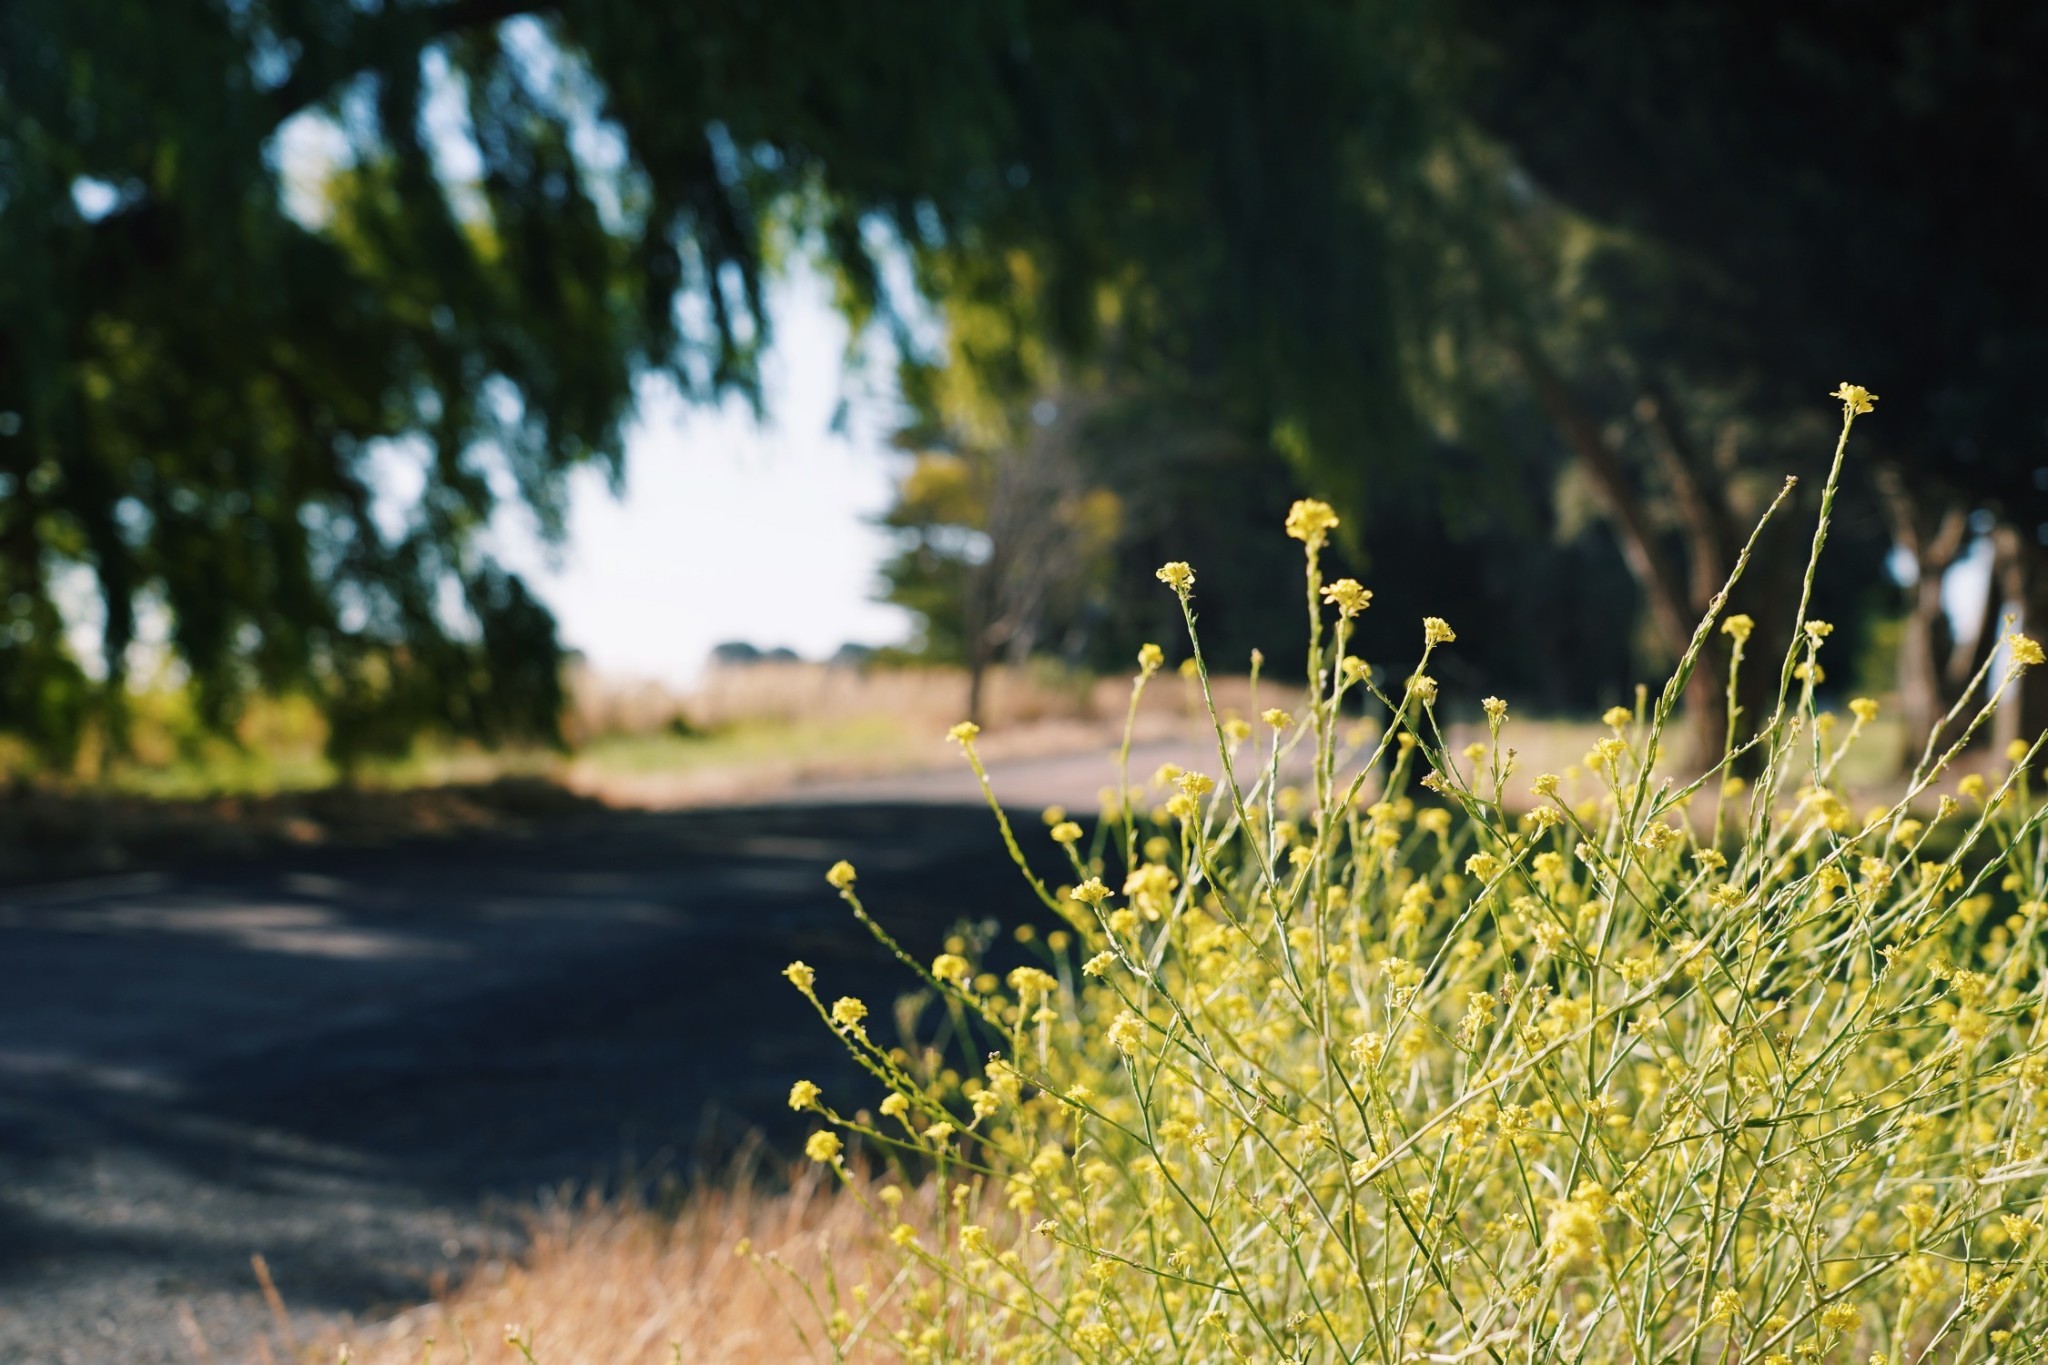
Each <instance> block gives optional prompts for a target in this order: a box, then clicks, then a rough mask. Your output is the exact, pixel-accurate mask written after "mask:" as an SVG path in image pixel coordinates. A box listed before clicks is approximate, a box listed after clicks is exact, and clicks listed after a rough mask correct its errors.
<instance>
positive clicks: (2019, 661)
mask: <svg viewBox="0 0 2048 1365" xmlns="http://www.w3.org/2000/svg"><path fill="white" fill-rule="evenodd" d="M2005 648H2006V650H2007V653H2008V654H2009V656H2010V657H2011V659H2012V666H2013V667H2014V668H2032V667H2033V666H2034V665H2036V664H2039V663H2043V662H2048V654H2043V653H2042V652H2041V646H2040V644H2039V643H2037V642H2036V641H2034V640H2033V639H2031V638H2030V637H2028V636H2025V635H2008V636H2006V637H2005Z"/></svg>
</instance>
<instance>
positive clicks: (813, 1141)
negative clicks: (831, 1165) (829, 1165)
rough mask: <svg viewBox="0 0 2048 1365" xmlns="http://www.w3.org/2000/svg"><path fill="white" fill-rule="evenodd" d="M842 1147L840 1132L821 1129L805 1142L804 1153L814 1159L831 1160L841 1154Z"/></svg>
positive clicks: (820, 1160)
mask: <svg viewBox="0 0 2048 1365" xmlns="http://www.w3.org/2000/svg"><path fill="white" fill-rule="evenodd" d="M840 1148H841V1143H840V1141H839V1134H837V1133H831V1132H824V1131H819V1132H816V1133H813V1134H811V1136H810V1139H809V1140H808V1141H807V1142H805V1143H804V1155H805V1156H807V1157H809V1158H810V1159H811V1160H813V1161H819V1162H824V1161H831V1160H833V1159H835V1158H836V1157H837V1156H838V1155H839V1152H840Z"/></svg>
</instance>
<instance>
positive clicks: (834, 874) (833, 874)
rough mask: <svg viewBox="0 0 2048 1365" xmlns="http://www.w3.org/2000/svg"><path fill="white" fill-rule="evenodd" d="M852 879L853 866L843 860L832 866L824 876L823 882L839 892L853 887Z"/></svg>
mask: <svg viewBox="0 0 2048 1365" xmlns="http://www.w3.org/2000/svg"><path fill="white" fill-rule="evenodd" d="M853 877H854V872H853V864H852V863H849V862H848V861H846V859H844V858H841V859H840V860H839V861H838V862H836V863H834V864H832V870H831V871H829V872H827V873H826V874H825V880H826V881H828V882H830V883H832V885H833V886H835V887H837V888H838V889H839V890H841V891H844V890H846V888H848V887H849V886H852V885H853Z"/></svg>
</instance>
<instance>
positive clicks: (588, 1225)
mask: <svg viewBox="0 0 2048 1365" xmlns="http://www.w3.org/2000/svg"><path fill="white" fill-rule="evenodd" d="M742 1239H748V1240H749V1241H751V1243H752V1249H753V1251H754V1252H756V1253H758V1254H759V1257H760V1259H761V1260H763V1261H766V1262H771V1263H773V1264H770V1265H757V1264H756V1263H755V1260H754V1258H752V1257H742V1256H738V1255H735V1254H734V1248H735V1247H736V1246H737V1245H739V1244H740V1242H741V1240H742ZM878 1251H886V1247H883V1246H882V1245H881V1238H880V1237H879V1235H878V1233H877V1229H876V1225H875V1223H874V1221H873V1219H872V1218H871V1217H870V1216H869V1215H868V1214H867V1213H866V1212H865V1211H864V1210H863V1209H862V1208H861V1207H860V1206H859V1204H858V1203H856V1202H855V1201H854V1200H853V1199H852V1198H849V1197H848V1196H847V1195H846V1194H844V1193H842V1192H839V1191H838V1190H836V1189H834V1188H832V1187H831V1186H829V1185H827V1184H824V1183H822V1182H820V1181H819V1180H817V1179H816V1178H815V1176H813V1175H809V1174H807V1175H805V1176H804V1177H803V1178H802V1179H800V1180H799V1181H798V1183H797V1184H796V1185H795V1187H794V1188H792V1189H791V1190H789V1191H787V1192H781V1193H770V1192H767V1191H763V1190H761V1189H758V1188H756V1187H755V1186H754V1185H753V1184H751V1183H750V1182H748V1181H745V1180H741V1181H738V1182H735V1183H733V1184H730V1185H727V1186H725V1187H722V1188H710V1189H705V1190H702V1191H700V1192H698V1193H697V1194H695V1195H693V1196H692V1197H691V1198H690V1199H689V1200H688V1201H687V1202H686V1203H685V1204H684V1205H683V1207H682V1209H681V1211H680V1212H679V1213H678V1214H677V1215H676V1217H675V1218H674V1219H673V1220H671V1219H667V1218H661V1217H657V1216H655V1215H654V1214H651V1213H649V1212H647V1211H645V1210H643V1209H638V1208H634V1207H630V1206H623V1205H617V1204H610V1205H599V1204H591V1205H586V1206H584V1207H582V1208H580V1209H577V1210H574V1211H563V1212H560V1213H557V1214H553V1215H549V1216H546V1217H543V1218H540V1219H537V1220H536V1222H535V1224H534V1228H533V1238H532V1242H531V1245H530V1246H529V1248H528V1250H527V1252H526V1254H525V1255H524V1256H523V1257H522V1258H521V1259H520V1261H519V1262H518V1263H517V1264H513V1265H506V1264H493V1265H489V1266H486V1267H484V1268H483V1269H482V1270H480V1271H479V1272H478V1273H477V1274H476V1275H475V1276H474V1277H472V1278H471V1279H470V1280H469V1281H468V1282H467V1283H465V1284H462V1285H461V1286H459V1287H457V1288H455V1289H453V1290H451V1291H450V1292H449V1293H447V1294H445V1295H443V1296H441V1297H440V1298H439V1299H438V1300H437V1301H436V1302H434V1303H431V1304H428V1305H426V1306H424V1307H421V1308H415V1309H412V1310H409V1311H408V1312H406V1313H403V1314H401V1315H400V1316H398V1317H396V1318H394V1319H392V1320H390V1321H389V1322H386V1323H382V1324H379V1325H376V1326H374V1327H369V1328H365V1329H363V1330H361V1331H358V1332H354V1333H350V1334H347V1336H346V1337H345V1338H342V1339H345V1340H346V1341H347V1344H348V1346H349V1348H350V1350H351V1351H352V1352H353V1354H352V1356H351V1357H350V1358H351V1359H352V1360H353V1361H354V1362H356V1365H421V1362H422V1361H423V1360H426V1359H427V1358H428V1351H429V1346H428V1343H429V1341H430V1340H431V1341H432V1343H433V1345H432V1348H431V1349H432V1359H433V1360H435V1361H440V1362H442V1363H443V1365H453V1362H457V1361H463V1360H466V1359H469V1358H470V1357H469V1356H467V1355H465V1350H467V1351H470V1352H473V1353H474V1355H473V1358H474V1359H475V1361H476V1362H478V1365H501V1362H503V1363H504V1365H511V1363H512V1362H522V1365H523V1360H524V1357H523V1356H522V1355H521V1354H520V1353H519V1351H518V1350H517V1349H516V1348H515V1347H513V1346H510V1345H507V1344H506V1340H505V1336H506V1329H507V1326H508V1324H517V1325H518V1326H519V1327H521V1328H522V1329H523V1331H524V1333H525V1335H526V1337H527V1340H528V1341H529V1343H530V1345H531V1349H532V1351H533V1357H534V1359H535V1360H537V1361H539V1362H540V1365H640V1363H641V1362H648V1365H654V1363H656V1362H661V1363H662V1365H667V1363H668V1362H673V1361H674V1360H675V1359H676V1348H677V1346H678V1345H680V1347H681V1358H682V1359H683V1360H685V1361H688V1362H691V1365H699V1363H700V1362H701V1363H702V1365H787V1363H788V1362H792V1361H803V1360H809V1359H811V1358H812V1352H811V1350H810V1348H809V1347H808V1346H807V1345H806V1343H805V1340H804V1337H803V1336H802V1335H801V1334H800V1333H799V1330H798V1324H799V1323H800V1322H808V1323H809V1324H811V1325H815V1322H816V1318H815V1315H812V1314H809V1313H808V1312H807V1311H806V1309H805V1307H804V1304H803V1290H802V1288H801V1286H803V1285H815V1284H819V1283H822V1282H823V1280H824V1278H825V1276H826V1275H827V1274H828V1273H833V1274H837V1275H838V1276H839V1277H840V1278H841V1279H842V1280H852V1281H855V1282H859V1281H870V1282H872V1281H874V1280H877V1279H881V1280H886V1279H887V1278H888V1275H889V1270H888V1268H887V1265H888V1261H887V1258H886V1257H885V1256H878V1255H877V1252H878ZM465 1343H466V1345H465ZM337 1345H338V1341H337V1340H330V1341H327V1342H325V1343H323V1344H321V1345H319V1346H317V1347H315V1348H313V1349H312V1350H311V1351H310V1352H309V1354H308V1355H307V1356H306V1359H307V1360H308V1361H309V1362H311V1361H319V1362H322V1365H329V1363H330V1362H332V1361H333V1360H334V1359H335V1357H336V1350H337Z"/></svg>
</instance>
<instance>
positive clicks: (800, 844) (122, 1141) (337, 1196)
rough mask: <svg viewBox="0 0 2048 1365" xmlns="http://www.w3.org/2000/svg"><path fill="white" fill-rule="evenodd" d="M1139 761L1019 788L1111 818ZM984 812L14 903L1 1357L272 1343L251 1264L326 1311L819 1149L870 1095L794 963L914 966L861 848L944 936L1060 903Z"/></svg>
mask: <svg viewBox="0 0 2048 1365" xmlns="http://www.w3.org/2000/svg"><path fill="white" fill-rule="evenodd" d="M1167 756H1172V755H1168V754H1165V753H1163V752H1162V753H1151V752H1147V753H1144V754H1142V755H1139V756H1138V757H1139V758H1141V759H1142V760H1143V765H1144V766H1142V767H1141V768H1137V769H1134V771H1138V770H1141V771H1150V765H1153V764H1156V763H1157V762H1158V761H1160V760H1161V759H1162V758H1163V757H1167ZM1106 771H1107V769H1106V767H1105V765H1104V764H1103V762H1102V760H1101V759H1099V758H1093V757H1091V758H1088V759H1086V760H1073V759H1041V760H1033V761H1030V762H1020V763H1018V764H1015V765H1011V766H1010V767H1009V768H1008V769H1007V770H1004V771H999V773H998V784H999V788H1000V789H1002V790H1004V791H1005V792H1006V794H1007V795H1008V796H1009V797H1010V798H1011V799H1012V800H1014V801H1015V802H1017V804H1018V805H1019V806H1021V807H1024V808H1029V809H1035V808H1036V807H1037V806H1038V805H1039V804H1042V803H1044V802H1049V801H1054V800H1063V801H1067V802H1072V803H1076V804H1083V805H1092V801H1093V793H1094V792H1095V790H1096V789H1097V788H1098V787H1099V785H1100V783H1101V780H1102V776H1103V774H1104V773H1105V772H1106ZM977 799H978V791H977V789H976V788H975V787H974V786H973V784H972V782H971V779H968V778H967V777H966V775H965V774H957V773H956V774H947V775H939V776H934V777H911V778H900V779H893V780H891V781H889V782H883V783H865V784H861V783H855V784H845V785H842V786H840V787H835V788H832V789H829V790H823V789H821V790H818V791H815V792H812V793H807V794H806V795H805V796H804V797H803V798H802V799H801V800H799V801H785V802H782V803H780V804H775V805H768V806H761V807H757V808H753V809H748V810H718V811H685V812H665V813H649V812H603V813H593V814H586V815H583V816H579V817H576V818H574V819H569V820H562V821H558V822H555V823H551V824H545V825H541V826H538V827H534V828H529V829H526V830H523V831H519V832H504V833H493V834H487V835H477V834H471V835H465V836H461V837H458V838H451V839H441V840H432V841H428V840H421V841H406V842H400V843H397V844H395V845H392V846H388V847H383V848H377V849H352V850H341V849H329V850H317V849H316V850H307V851H304V852H299V853H293V854H291V855H289V856H274V857H268V858H264V859H261V860H255V861H243V862H238V863H223V864H218V865H214V866H205V865H195V866H190V867H186V868H183V869H180V870H178V871H174V872H164V873H154V874H138V875H133V876H126V877H121V878H114V879H107V880H101V881H94V882H75V883H68V884H63V885H57V886H47V887H41V888H31V889H26V890H15V891H0V1361H5V1362H22V1365H29V1363H31V1362H34V1363H36V1365H40V1363H42V1362H51V1363H52V1365H54V1363H56V1362H66V1363H69V1362H87V1363H89V1365H157V1362H166V1363H168V1362H180V1363H181V1365H182V1363H183V1362H189V1361H193V1360H197V1359H204V1358H206V1356H207V1354H208V1353H210V1354H211V1356H212V1357H213V1358H215V1359H218V1360H220V1361H222V1362H228V1361H236V1360H244V1359H252V1358H254V1357H253V1354H252V1353H253V1352H254V1350H255V1348H256V1343H257V1340H258V1338H259V1337H262V1336H264V1335H265V1334H266V1333H270V1332H272V1331H274V1325H273V1323H272V1319H271V1315H270V1312H269V1310H268V1309H267V1308H266V1307H265V1304H264V1300H263V1298H262V1297H261V1295H260V1294H259V1292H258V1288H257V1283H256V1279H255V1276H254V1273H253V1271H252V1268H251V1260H250V1258H251V1256H252V1255H255V1254H260V1255H262V1256H263V1257H264V1258H265V1259H266V1261H267V1263H268V1265H269V1267H270V1269H271V1272H272V1274H273V1275H274V1277H275V1279H276V1282H277V1285H278V1287H279V1289H280V1291H281V1293H282V1295H283V1297H284V1299H285V1301H286V1303H287V1304H288V1305H289V1307H290V1310H291V1313H292V1316H293V1319H294V1321H295V1322H296V1323H297V1329H296V1330H300V1331H310V1330H311V1329H313V1328H315V1327H317V1326H319V1325H320V1324H322V1323H328V1322H332V1321H334V1320H336V1319H337V1318H340V1317H354V1318H357V1319H358V1320H360V1319H363V1318H366V1317H373V1316H375V1315H377V1314H379V1313H380V1312H384V1311H388V1310H391V1309H394V1308H397V1307H401V1306H403V1305H405V1304H407V1303H410V1302H415V1301H417V1300H419V1299H420V1298H421V1297H423V1296H424V1295H425V1294H426V1293H428V1292H429V1290H430V1288H431V1286H432V1284H433V1283H434V1281H435V1279H436V1277H437V1276H441V1275H446V1274H450V1273H459V1272H460V1270H461V1269H462V1268H463V1267H464V1266H466V1265H468V1264H471V1263H473V1262H474V1260H475V1259H476V1258H477V1257H479V1256H484V1255H503V1254H508V1253H510V1252H511V1251H513V1250H515V1249H516V1245H517V1237H518V1232H517V1229H518V1226H519V1223H518V1213H519V1211H520V1210H522V1209H529V1208H531V1207H532V1206H533V1205H534V1204H535V1203H536V1202H537V1201H539V1202H545V1201H547V1200H549V1199H552V1198H558V1197H561V1192H562V1191H564V1190H567V1189H572V1188H589V1187H591V1186H592V1185H597V1186H603V1187H607V1188H616V1187H617V1186H618V1185H619V1183H620V1182H622V1181H627V1180H638V1181H643V1182H653V1181H655V1180H657V1179H659V1178H660V1177H661V1176H663V1175H664V1174H666V1175H668V1176H671V1177H674V1176H682V1177H688V1176H690V1175H693V1174H698V1173H702V1172H706V1171H710V1172H715V1171H716V1170H718V1169H720V1168H721V1165H722V1163H724V1162H725V1161H727V1160H728V1159H729V1158H730V1155H731V1153H732V1152H733V1151H734V1150H735V1148H736V1147H737V1146H738V1145H739V1144H741V1143H742V1142H743V1141H744V1140H745V1138H746V1136H747V1135H748V1134H749V1133H752V1132H757V1131H758V1132H765V1133H766V1134H767V1136H768V1137H769V1138H770V1140H771V1142H772V1141H775V1140H782V1141H787V1139H788V1138H789V1137H790V1136H791V1134H792V1132H793V1131H795V1129H794V1127H793V1120H792V1116H791V1115H790V1114H789V1113H788V1111H787V1109H786V1107H785V1105H784V1102H783V1101H784V1096H785V1095H786V1094H787V1092H788V1087H789V1084H790V1081H791V1080H792V1079H793V1078H795V1077H797V1076H799V1075H808V1076H811V1077H812V1078H814V1079H817V1080H819V1081H820V1082H821V1083H825V1084H827V1085H828V1087H830V1086H831V1085H832V1084H833V1083H834V1082H841V1083H844V1084H845V1085H847V1086H849V1087H851V1086H852V1085H854V1084H855V1082H854V1079H853V1076H852V1075H851V1074H849V1073H850V1068H849V1066H848V1064H847V1063H846V1062H845V1061H844V1059H843V1056H842V1055H841V1053H840V1052H839V1045H838V1044H837V1043H836V1041H834V1040H833V1039H832V1038H831V1037H830V1036H829V1035H828V1034H827V1033H826V1032H825V1031H824V1029H823V1028H822V1026H821V1025H819V1024H818V1023H817V1022H816V1021H815V1020H814V1019H812V1018H809V1017H808V1016H807V1015H806V1013H805V1012H804V1009H803V1007H802V1005H801V1003H800V1001H799V1000H798V999H797V998H796V996H795V995H794V993H793V992H792V991H791V990H790V989H789V988H788V987H787V985H786V984H785V983H783V982H782V980H781V979H780V977H779V972H780V969H781V967H782V965H783V964H784V963H785V962H787V961H788V960H789V959H791V958H793V957H801V958H804V959H805V960H807V961H809V962H811V963H812V964H813V965H815V966H817V967H818V968H819V970H820V989H821V991H824V992H828V993H830V994H835V995H836V994H840V993H848V994H861V995H865V996H867V997H868V998H869V999H870V1001H871V1002H878V1001H885V1000H887V999H889V998H891V997H892V996H893V995H894V994H896V993H897V992H898V991H899V990H900V988H901V987H902V985H903V979H902V977H901V975H900V974H899V972H898V969H897V968H896V967H895V965H894V964H893V963H891V962H889V961H888V960H887V959H886V958H885V957H884V956H883V955H882V954H881V952H880V950H879V949H878V948H877V947H876V946H875V945H874V944H873V943H872V941H871V940H870V939H868V938H867V936H866V934H865V932H864V931H863V930H861V929H860V928H859V926H857V925H856V924H854V923H853V922H852V919H851V916H850V915H849V914H848V913H847V911H846V909H845V907H843V906H842V905H841V904H840V903H839V902H838V900H837V899H836V897H835V896H834V895H833V894H832V892H831V891H830V889H829V888H828V887H826V885H825V884H824V881H823V872H824V869H825V868H826V867H827V866H829V865H830V864H831V863H832V862H833V861H834V860H835V859H838V858H841V857H845V858H850V859H852V860H853V861H854V862H855V863H856V864H858V866H859V868H860V873H861V889H862V891H863V893H864V894H865V896H866V897H867V899H868V901H869V903H870V905H871V906H872V907H873V908H874V909H875V911H876V913H877V914H878V915H879V916H881V917H882V918H883V919H884V920H885V922H887V923H888V924H889V925H890V926H891V927H892V929H894V930H896V931H897V932H898V933H899V935H900V936H901V937H902V938H903V940H904V942H905V943H906V944H909V945H913V946H915V947H917V948H919V949H932V950H935V948H936V945H937V943H938V942H939V940H940V939H941V938H943V936H944V934H945V933H946V932H947V930H948V929H949V928H950V927H951V926H952V925H953V924H955V923H957V922H959V921H960V920H962V919H966V918H981V917H985V916H997V917H1001V918H1003V919H1005V920H1009V921H1014V920H1016V919H1019V918H1023V917H1025V916H1028V915H1030V914H1032V913H1033V907H1034V903H1033V901H1032V899H1031V897H1030V894H1029V892H1028V891H1027V890H1026V889H1025V887H1024V886H1023V884H1022V882H1021V880H1020V879H1019V878H1018V877H1017V876H1016V874H1015V872H1014V870H1012V869H1010V868H1009V867H1008V865H1007V863H1006V861H1005V860H1004V856H1003V854H1002V852H1001V847H1000V844H999V843H998V840H997V835H996V831H995V828H994V824H993V821H992V819H991V817H990V816H989V814H988V812H987V811H986V809H976V808H975V807H974V805H973V804H972V802H974V801H975V800H977ZM272 1340H273V1341H274V1340H275V1338H272Z"/></svg>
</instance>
